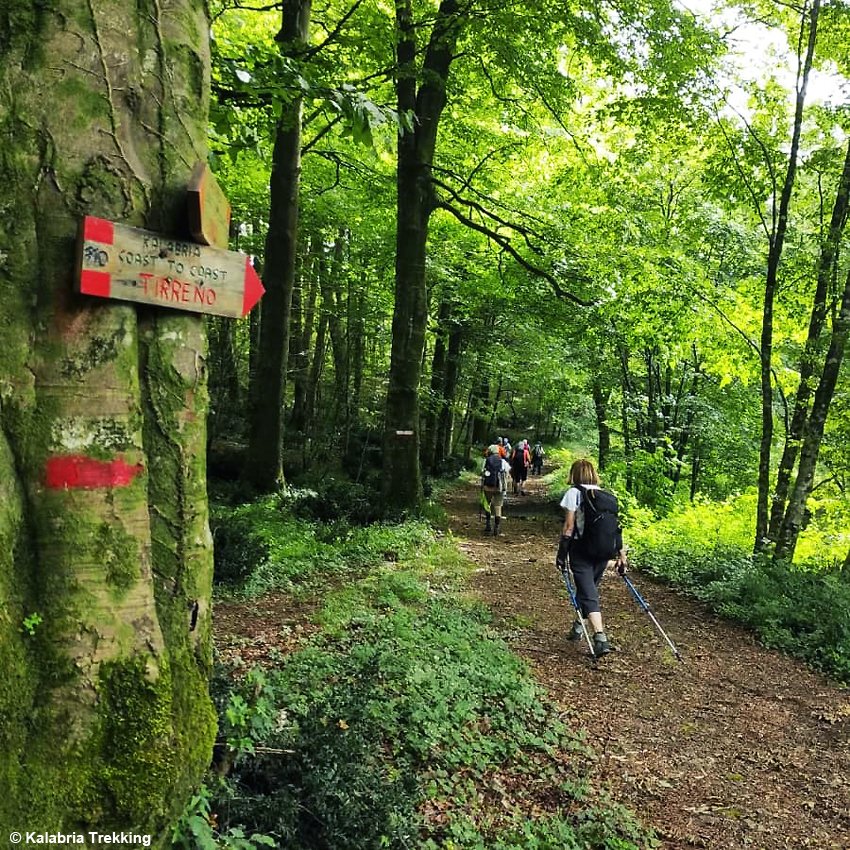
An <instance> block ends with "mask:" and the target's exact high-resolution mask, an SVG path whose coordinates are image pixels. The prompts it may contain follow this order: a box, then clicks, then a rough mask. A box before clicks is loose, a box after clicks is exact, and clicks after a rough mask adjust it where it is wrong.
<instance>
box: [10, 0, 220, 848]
mask: <svg viewBox="0 0 850 850" xmlns="http://www.w3.org/2000/svg"><path fill="white" fill-rule="evenodd" d="M208 33H209V29H208V22H207V19H206V16H205V13H204V4H203V3H202V2H200V0H174V2H172V3H169V4H167V5H160V4H148V5H135V4H116V3H107V2H103V0H91V2H89V3H85V4H79V3H76V2H72V0H45V2H41V3H38V4H32V3H30V2H29V0H12V2H7V3H5V4H4V6H3V9H2V11H0V132H2V136H3V140H4V142H3V145H2V147H0V175H2V181H0V210H2V215H0V305H2V306H0V310H2V321H0V348H2V351H3V356H2V358H0V612H2V613H0V668H2V670H3V677H2V685H0V735H2V742H3V746H2V749H0V788H2V794H0V834H3V835H4V836H5V835H8V834H9V832H10V831H11V830H13V829H18V830H20V829H23V828H26V829H27V830H36V831H49V832H54V833H55V832H71V831H74V830H79V831H83V830H88V829H91V830H97V829H102V830H111V829H122V830H127V829H132V830H134V831H136V832H139V833H147V834H154V835H159V834H160V833H161V832H162V830H163V828H164V826H165V825H166V824H167V823H168V822H169V820H170V819H171V818H172V817H173V816H174V814H175V810H177V811H179V810H180V809H181V808H182V806H183V805H184V803H185V801H186V800H187V799H188V793H189V790H190V788H191V787H192V786H194V785H195V784H197V782H198V781H199V780H200V777H201V775H202V773H203V771H204V770H205V768H206V767H207V765H208V764H209V761H210V755H211V748H212V741H213V738H214V734H215V715H214V712H213V709H212V706H211V703H210V699H209V696H208V687H207V685H208V676H209V673H210V667H211V644H210V612H209V601H210V585H211V573H212V545H211V538H210V534H209V529H208V522H207V498H206V479H205V471H206V470H205V416H206V408H207V390H206V376H205V351H206V339H205V331H204V323H203V320H202V319H200V318H197V317H193V316H190V315H187V314H183V313H179V312H176V311H161V310H159V309H156V308H149V307H144V306H138V307H137V306H129V305H127V304H121V303H119V302H114V301H106V300H103V299H99V298H98V299H95V298H91V297H88V296H83V295H77V294H75V292H74V276H75V265H76V259H75V253H76V247H75V246H76V243H77V228H78V224H79V222H80V219H81V217H83V216H85V215H93V216H97V217H100V218H103V219H107V220H110V221H116V222H121V223H124V224H128V225H133V226H141V227H145V228H147V229H150V230H154V231H157V232H161V233H165V234H168V235H170V236H174V237H182V238H186V237H187V236H188V234H187V232H186V220H185V205H186V189H187V184H188V180H189V176H190V173H191V171H192V168H193V165H194V163H195V162H196V161H198V160H203V159H204V158H205V155H206V117H207V105H208V94H209V57H208V49H209V45H208ZM4 840H5V839H4Z"/></svg>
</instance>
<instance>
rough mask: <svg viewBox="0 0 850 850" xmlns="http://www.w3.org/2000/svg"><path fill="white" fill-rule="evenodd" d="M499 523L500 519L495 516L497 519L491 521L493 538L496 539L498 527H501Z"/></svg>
mask: <svg viewBox="0 0 850 850" xmlns="http://www.w3.org/2000/svg"><path fill="white" fill-rule="evenodd" d="M501 522H502V518H501V517H498V516H497V517H496V518H495V520H494V521H493V537H497V536H498V534H499V525H501Z"/></svg>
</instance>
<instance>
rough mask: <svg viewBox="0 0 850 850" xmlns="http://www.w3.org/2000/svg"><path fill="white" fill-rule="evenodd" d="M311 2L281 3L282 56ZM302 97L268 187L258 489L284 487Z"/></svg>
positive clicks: (286, 126) (281, 124)
mask: <svg viewBox="0 0 850 850" xmlns="http://www.w3.org/2000/svg"><path fill="white" fill-rule="evenodd" d="M311 2H312V0H282V3H281V12H282V25H281V29H280V33H279V34H278V41H279V42H280V52H281V55H282V56H284V57H286V58H290V59H291V58H297V57H298V56H300V54H301V53H302V52H303V50H304V46H305V44H306V42H307V38H308V34H309V28H310V9H311ZM301 107H302V102H301V98H295V99H294V100H293V101H292V102H291V103H290V104H289V105H288V106H287V107H286V108H285V109H284V110H283V113H282V114H281V117H280V120H279V121H278V125H277V133H276V136H275V144H274V152H273V154H272V174H271V179H270V182H269V230H268V235H267V238H266V249H265V264H264V265H265V270H264V273H263V283H264V285H265V288H266V294H265V297H264V298H263V302H264V303H263V310H262V314H261V322H262V326H261V330H260V341H259V352H258V355H259V356H258V360H257V366H256V370H255V373H254V375H253V376H252V377H253V381H252V383H251V387H250V392H251V403H250V407H249V415H250V428H249V442H248V456H247V459H246V463H245V477H246V478H247V480H248V481H250V482H251V484H253V485H254V486H255V487H256V488H257V489H259V490H265V491H270V490H274V489H275V488H276V487H278V486H280V485H281V484H282V483H283V462H282V454H281V453H282V448H283V446H282V441H283V400H284V384H285V380H286V363H287V355H288V354H289V312H290V309H291V306H292V288H293V286H294V284H295V256H296V251H297V247H298V190H299V184H300V180H301Z"/></svg>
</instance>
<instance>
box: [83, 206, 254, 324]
mask: <svg viewBox="0 0 850 850" xmlns="http://www.w3.org/2000/svg"><path fill="white" fill-rule="evenodd" d="M78 247H79V278H78V288H79V291H80V292H81V293H82V294H83V295H93V296H95V297H97V298H117V299H118V300H121V301H135V302H140V303H144V304H154V305H157V306H160V307H171V308H174V309H177V310H190V311H192V312H195V313H210V314H212V315H216V316H231V317H234V318H235V317H240V316H245V315H247V314H248V312H250V310H251V309H252V308H253V307H254V305H255V304H256V303H257V302H258V301H259V300H260V298H262V297H263V294H264V293H265V291H266V290H265V289H264V287H263V284H262V282H261V281H260V278H259V277H258V276H257V273H256V272H255V271H254V267H253V266H252V265H251V259H250V257H248V256H247V255H246V254H243V253H241V252H239V251H225V250H222V249H221V248H213V247H210V246H207V245H198V244H197V243H195V242H183V241H181V240H179V239H171V238H170V237H168V236H163V235H162V234H161V233H153V232H151V231H149V230H140V229H139V228H136V227H127V226H125V225H122V224H116V223H115V222H112V221H107V220H106V219H103V218H95V217H93V216H86V217H85V219H83V221H82V223H81V233H80V239H79V245H78Z"/></svg>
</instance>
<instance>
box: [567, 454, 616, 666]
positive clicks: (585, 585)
mask: <svg viewBox="0 0 850 850" xmlns="http://www.w3.org/2000/svg"><path fill="white" fill-rule="evenodd" d="M569 483H570V485H571V486H570V488H569V489H568V490H567V492H566V493H564V497H563V499H561V507H562V508H563V509H564V526H563V530H562V532H561V542H560V545H559V546H558V557H557V560H556V563H557V565H558V568H559V569H560V570H561V571H562V572H564V571H565V570H566V569H567V568H568V566H569V569H571V570H572V574H573V578H574V579H575V585H576V596H577V598H578V602H579V606H580V608H581V614H582V616H583V617H585V618H587V620H589V621H590V626H591V629H592V631H593V654H594V655H595V656H596V657H597V658H600V657H602V656H603V655H607V654H608V653H609V652H610V651H611V645H610V644H609V643H608V636H607V635H606V634H605V627H604V625H603V622H602V611H601V608H600V606H599V584H600V582H601V581H602V576H603V575H604V574H605V569H606V567H607V566H608V565H609V564H610V563H614V564H616V566H617V571H618V572H619V573H620V575H623V574H624V573H625V571H626V567H627V566H628V558H627V556H626V550H625V549H624V548H623V532H622V529H621V528H620V519H619V505H618V504H617V497H616V496H614V494H613V493H609V492H608V491H607V490H603V489H602V488H601V487H600V486H599V476H598V475H597V473H596V470H595V469H594V467H593V464H592V463H591V462H590V461H589V460H585V459H583V460H577V461H575V462H574V463H573V465H572V466H571V467H570V478H569ZM583 633H584V626H583V624H582V620H581V619H580V618H578V617H577V618H576V621H575V622H574V623H573V625H572V628H571V629H570V633H569V635H568V639H569V640H581V638H582V635H583Z"/></svg>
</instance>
